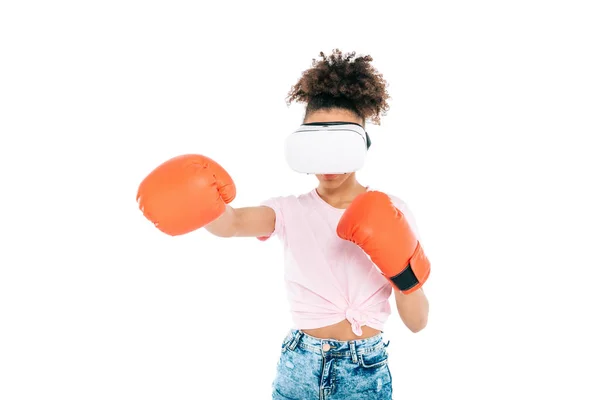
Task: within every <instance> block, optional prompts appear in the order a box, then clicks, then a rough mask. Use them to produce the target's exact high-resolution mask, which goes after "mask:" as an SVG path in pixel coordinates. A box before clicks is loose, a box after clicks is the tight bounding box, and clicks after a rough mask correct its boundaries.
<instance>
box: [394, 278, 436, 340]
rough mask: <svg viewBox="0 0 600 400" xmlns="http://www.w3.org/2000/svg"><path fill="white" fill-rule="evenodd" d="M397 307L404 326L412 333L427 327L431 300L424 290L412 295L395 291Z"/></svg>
mask: <svg viewBox="0 0 600 400" xmlns="http://www.w3.org/2000/svg"><path fill="white" fill-rule="evenodd" d="M394 294H395V296H396V307H397V309H398V314H399V315H400V318H401V319H402V322H404V325H406V327H407V328H408V329H410V330H411V331H412V332H415V333H416V332H419V331H420V330H422V329H423V328H425V326H426V325H427V319H428V317H429V300H427V296H425V292H423V289H419V290H417V291H415V292H413V293H411V294H404V293H402V292H400V291H398V290H394Z"/></svg>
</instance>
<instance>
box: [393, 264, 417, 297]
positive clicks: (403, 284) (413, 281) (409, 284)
mask: <svg viewBox="0 0 600 400" xmlns="http://www.w3.org/2000/svg"><path fill="white" fill-rule="evenodd" d="M389 279H390V280H391V281H392V283H393V284H394V285H396V287H397V288H398V290H400V291H405V290H408V289H411V288H413V287H415V286H416V285H418V284H419V280H418V279H417V276H416V275H415V273H414V271H413V269H412V267H411V266H410V264H408V266H407V267H406V268H404V270H403V271H402V272H400V273H399V274H398V275H395V276H392V277H390V278H389Z"/></svg>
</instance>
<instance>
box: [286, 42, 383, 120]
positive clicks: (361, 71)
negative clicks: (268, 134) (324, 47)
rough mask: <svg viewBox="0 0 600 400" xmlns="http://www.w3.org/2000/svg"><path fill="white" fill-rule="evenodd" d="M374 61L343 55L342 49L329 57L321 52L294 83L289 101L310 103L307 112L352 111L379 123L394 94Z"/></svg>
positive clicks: (368, 58) (367, 58) (353, 53)
mask: <svg viewBox="0 0 600 400" xmlns="http://www.w3.org/2000/svg"><path fill="white" fill-rule="evenodd" d="M371 61H373V58H372V57H371V56H368V55H367V56H359V57H357V56H356V53H355V52H351V53H346V54H343V53H342V52H341V51H340V50H339V49H335V50H334V51H333V53H332V54H331V55H329V56H326V55H325V54H324V53H323V52H320V59H319V60H316V59H313V63H312V68H311V69H308V70H306V71H304V72H303V74H302V76H301V77H300V79H299V80H298V82H297V83H296V84H295V85H294V86H292V89H291V90H290V92H289V94H288V96H287V98H286V101H287V104H288V105H290V104H291V103H292V102H294V101H295V102H298V103H306V115H309V114H310V113H312V112H315V111H318V110H330V109H344V110H349V111H352V112H354V113H355V114H357V115H358V116H359V117H360V118H363V119H365V120H371V121H372V122H373V123H374V124H376V125H379V124H380V117H381V116H382V115H385V113H386V112H387V111H388V110H389V105H388V103H387V100H388V99H389V98H390V96H389V94H388V92H387V86H388V85H387V82H386V81H385V80H384V79H383V76H382V75H381V74H380V73H379V72H378V71H377V70H376V69H375V68H374V67H373V66H372V65H371V64H370V63H371Z"/></svg>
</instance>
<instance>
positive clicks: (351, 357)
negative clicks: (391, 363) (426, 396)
mask: <svg viewBox="0 0 600 400" xmlns="http://www.w3.org/2000/svg"><path fill="white" fill-rule="evenodd" d="M388 343H389V342H388ZM388 343H384V342H383V338H382V335H381V334H380V335H377V336H374V337H371V338H368V339H360V340H352V341H347V342H342V341H337V340H329V339H317V338H314V337H312V336H309V335H307V334H305V333H304V332H302V331H300V330H295V329H294V330H291V331H290V333H289V334H288V335H287V337H286V338H285V340H284V341H283V343H282V346H281V357H280V359H279V363H278V364H277V375H276V377H275V380H274V381H273V397H272V398H273V399H274V400H342V399H343V400H354V399H356V400H358V399H360V400H369V399H378V400H390V399H392V376H391V374H390V370H389V367H388V363H387V361H388V355H387V351H386V348H387V345H388Z"/></svg>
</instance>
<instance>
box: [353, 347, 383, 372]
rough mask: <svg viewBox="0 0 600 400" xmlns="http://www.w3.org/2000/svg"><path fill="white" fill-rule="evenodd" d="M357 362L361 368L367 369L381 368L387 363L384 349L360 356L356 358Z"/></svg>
mask: <svg viewBox="0 0 600 400" xmlns="http://www.w3.org/2000/svg"><path fill="white" fill-rule="evenodd" d="M358 362H359V364H360V366H361V367H363V368H367V369H372V368H379V367H383V366H385V365H387V363H388V354H387V351H386V350H385V349H381V350H379V351H374V352H371V353H366V354H361V355H359V356H358Z"/></svg>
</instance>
